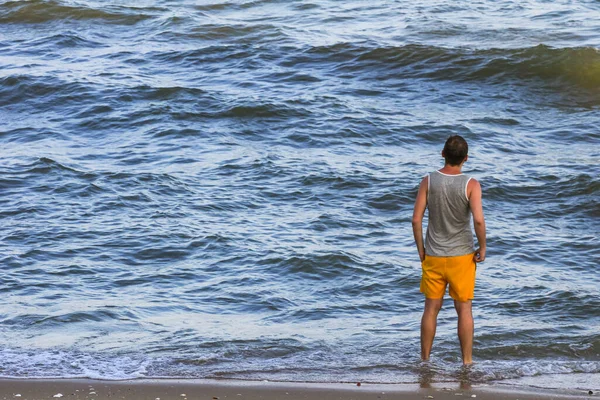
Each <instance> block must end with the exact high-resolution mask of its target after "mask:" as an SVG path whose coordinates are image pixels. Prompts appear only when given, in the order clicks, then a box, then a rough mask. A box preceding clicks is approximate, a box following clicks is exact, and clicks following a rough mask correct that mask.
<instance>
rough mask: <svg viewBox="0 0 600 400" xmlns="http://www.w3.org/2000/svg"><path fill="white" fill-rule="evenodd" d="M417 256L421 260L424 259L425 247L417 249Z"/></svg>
mask: <svg viewBox="0 0 600 400" xmlns="http://www.w3.org/2000/svg"><path fill="white" fill-rule="evenodd" d="M419 258H420V259H421V262H423V261H425V249H422V250H419Z"/></svg>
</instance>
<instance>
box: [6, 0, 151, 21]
mask: <svg viewBox="0 0 600 400" xmlns="http://www.w3.org/2000/svg"><path fill="white" fill-rule="evenodd" d="M131 10H135V11H134V12H131V11H130V10H127V9H126V8H124V7H121V8H119V11H106V10H99V9H94V8H89V7H83V6H70V5H65V4H63V3H62V2H60V1H54V0H26V1H8V2H6V3H2V4H0V24H10V23H17V24H36V23H45V22H52V21H63V20H92V19H101V20H103V21H105V22H108V23H114V24H123V25H133V24H136V23H138V22H140V21H143V20H146V19H148V18H152V16H150V15H147V14H143V13H139V12H138V10H137V9H131ZM124 11H127V12H124Z"/></svg>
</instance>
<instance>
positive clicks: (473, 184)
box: [467, 178, 481, 189]
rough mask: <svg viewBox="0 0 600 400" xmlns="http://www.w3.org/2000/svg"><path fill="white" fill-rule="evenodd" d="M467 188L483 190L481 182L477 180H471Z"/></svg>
mask: <svg viewBox="0 0 600 400" xmlns="http://www.w3.org/2000/svg"><path fill="white" fill-rule="evenodd" d="M467 187H468V188H469V189H474V188H481V185H480V184H479V181H478V180H477V179H475V178H471V179H469V184H468V185H467Z"/></svg>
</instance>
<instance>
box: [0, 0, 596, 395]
mask: <svg viewBox="0 0 600 400" xmlns="http://www.w3.org/2000/svg"><path fill="white" fill-rule="evenodd" d="M135 4H136V5H135V6H131V5H130V4H129V3H128V2H119V1H102V2H94V1H79V2H75V1H41V0H26V1H18V2H16V1H8V2H7V1H0V143H1V146H2V157H1V158H0V221H1V224H0V225H1V226H2V228H1V230H0V237H1V241H0V260H1V264H0V265H1V266H2V268H1V270H0V292H1V293H2V295H3V299H4V307H2V309H0V355H1V357H0V359H1V360H2V361H0V375H2V376H9V377H26V376H27V377H30V376H37V377H48V376H56V377H79V376H81V377H91V378H101V379H122V378H133V377H194V378H198V377H211V378H214V377H226V378H241V379H273V380H276V379H277V380H307V381H356V380H360V381H372V382H418V381H419V380H421V379H423V375H424V374H425V375H427V379H432V380H433V381H447V380H456V379H458V378H461V377H462V376H463V373H464V371H461V369H460V367H459V360H460V353H459V348H458V343H457V339H456V334H455V324H456V317H455V313H454V311H453V310H452V306H451V303H450V302H449V301H447V302H446V304H445V307H444V310H443V311H442V313H441V314H440V321H439V322H440V324H439V327H438V335H437V339H436V343H435V345H434V360H433V361H432V365H431V366H429V367H424V366H423V365H421V363H420V362H419V359H418V346H419V344H418V335H419V333H418V330H419V320H420V314H421V310H422V295H421V294H420V293H419V289H418V287H419V280H420V266H419V262H418V255H417V253H416V250H415V247H414V244H413V240H412V230H411V224H410V218H411V216H412V206H413V201H414V197H415V194H416V189H417V186H418V183H419V180H420V179H421V177H422V176H423V175H425V174H426V173H428V172H430V171H432V170H434V169H436V168H439V167H440V166H441V161H442V160H441V158H440V155H439V152H440V150H441V147H442V146H443V142H444V141H445V139H446V137H447V136H449V135H451V134H460V135H463V136H464V137H465V138H466V139H467V140H468V141H469V144H470V158H469V161H468V163H467V164H466V167H465V171H466V172H467V173H469V174H470V175H472V176H474V177H475V178H477V179H478V180H479V181H480V182H481V184H482V187H483V193H484V210H485V213H486V219H487V225H488V246H489V254H488V259H487V260H486V262H485V263H483V264H481V265H480V266H479V267H478V278H477V279H478V281H477V289H476V299H475V301H474V313H475V318H476V343H475V351H474V356H475V359H476V361H477V364H476V365H475V367H474V368H473V369H472V371H471V372H470V373H469V379H470V380H472V381H474V382H491V381H507V380H510V381H511V382H512V380H514V379H521V380H522V381H523V382H528V381H527V379H529V380H531V379H533V380H536V379H537V380H540V379H541V381H544V379H543V378H544V377H548V378H549V377H554V376H555V375H554V374H560V375H559V376H562V377H564V382H566V383H565V384H564V385H565V387H569V386H570V385H575V386H577V387H578V388H583V389H587V388H588V386H589V388H596V389H599V388H600V297H599V295H598V287H599V286H600V279H599V278H598V271H599V269H598V265H599V264H600V254H599V250H598V232H599V224H598V218H599V217H600V207H599V205H598V193H599V190H600V181H599V179H598V176H599V173H600V163H599V159H600V158H599V149H600V147H599V146H598V143H599V139H600V131H599V130H598V124H599V122H600V119H599V114H598V110H599V107H600V52H599V51H598V48H599V42H600V31H599V30H598V29H597V21H598V19H599V18H600V4H599V3H598V2H594V1H587V2H578V3H577V4H573V3H572V2H552V3H549V2H545V1H524V2H507V1H501V2H491V1H482V2H476V3H472V2H463V1H458V2H453V3H449V2H428V3H427V4H412V3H408V2H389V1H386V2H383V1H371V2H368V3H365V2H361V1H346V2H343V4H342V3H340V2H334V1H321V2H309V1H292V2H289V1H273V0H263V1H231V2H186V1H177V2H175V1H157V2H136V3H135ZM424 371H426V372H425V373H424ZM524 377H525V378H527V379H525V380H523V378H524ZM538 377H541V378H538ZM577 377H585V379H583V381H584V383H581V381H582V380H581V379H577ZM549 379H550V378H549ZM546 381H547V379H546ZM557 381H560V379H557ZM569 382H570V383H569ZM573 382H576V383H573ZM558 385H559V386H560V384H558Z"/></svg>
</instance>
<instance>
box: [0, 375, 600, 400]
mask: <svg viewBox="0 0 600 400" xmlns="http://www.w3.org/2000/svg"><path fill="white" fill-rule="evenodd" d="M424 386H425V387H424ZM594 397H598V394H596V393H594V394H592V395H590V394H589V393H587V392H584V391H582V390H558V389H537V388H522V387H518V386H516V385H486V384H481V385H473V386H471V385H469V384H464V383H462V384H461V383H460V382H443V383H436V384H430V385H419V384H373V383H361V384H360V385H358V384H357V383H309V382H306V383H304V382H276V381H245V380H234V379H223V380H217V379H135V380H123V381H104V380H93V379H83V378H82V379H71V378H68V379H37V378H36V379H31V378H30V379H27V378H2V379H0V398H1V399H3V400H10V399H12V400H41V399H52V400H54V399H62V400H66V399H68V400H79V399H81V400H94V399H96V400H114V399H132V400H145V399H150V400H175V399H177V400H194V399H209V400H219V399H240V400H243V399H245V400H258V399H262V400H279V399H285V400H301V399H304V400H313V399H314V400H317V399H319V400H323V399H325V400H329V399H338V400H376V399H382V400H385V399H400V400H413V399H414V400H416V399H437V400H450V399H453V400H457V399H467V398H468V399H472V398H476V399H478V400H480V399H492V400H504V399H506V400H508V399H512V400H517V399H518V400H532V399H559V398H560V399H592V398H594Z"/></svg>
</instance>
